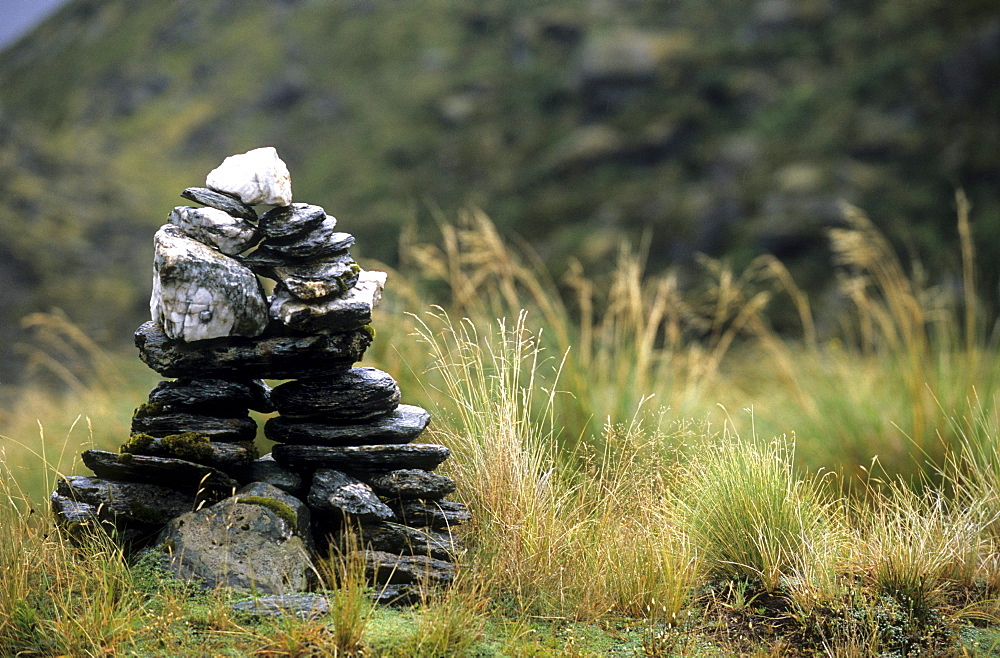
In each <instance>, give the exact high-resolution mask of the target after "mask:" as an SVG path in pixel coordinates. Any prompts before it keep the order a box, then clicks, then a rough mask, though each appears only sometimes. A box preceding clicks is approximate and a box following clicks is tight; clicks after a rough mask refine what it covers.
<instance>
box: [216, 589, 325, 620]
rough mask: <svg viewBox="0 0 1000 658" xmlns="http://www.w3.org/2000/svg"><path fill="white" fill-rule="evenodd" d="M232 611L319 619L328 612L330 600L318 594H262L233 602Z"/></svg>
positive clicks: (266, 615) (257, 614)
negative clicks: (258, 596)
mask: <svg viewBox="0 0 1000 658" xmlns="http://www.w3.org/2000/svg"><path fill="white" fill-rule="evenodd" d="M232 607H233V611H234V612H238V613H241V614H244V615H247V616H249V617H257V618H261V617H294V618H296V619H319V618H320V617H323V616H324V615H326V614H328V613H329V612H330V602H329V601H327V600H326V597H324V596H322V595H320V594H283V595H277V596H262V597H260V598H255V599H250V600H248V601H239V602H238V603H234V604H233V606H232Z"/></svg>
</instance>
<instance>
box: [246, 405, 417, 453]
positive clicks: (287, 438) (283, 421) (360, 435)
mask: <svg viewBox="0 0 1000 658" xmlns="http://www.w3.org/2000/svg"><path fill="white" fill-rule="evenodd" d="M430 419H431V415H430V414H429V413H427V411H425V410H424V409H421V408H420V407H416V406H414V405H411V404H401V405H399V406H398V407H396V409H395V410H394V411H393V412H391V413H389V414H387V415H385V416H379V417H378V418H374V419H372V420H368V421H365V422H363V423H356V424H348V425H343V424H338V425H332V424H329V423H313V422H308V421H300V420H295V419H292V418H286V417H284V416H275V417H274V418H271V419H270V420H268V421H267V423H266V424H265V425H264V436H266V437H267V438H268V439H270V440H271V441H276V442H278V443H298V444H304V445H315V446H364V445H384V444H401V443H409V442H411V441H413V440H414V439H416V438H417V437H419V436H420V434H421V433H422V432H423V431H424V429H425V428H426V427H427V424H428V423H429V422H430Z"/></svg>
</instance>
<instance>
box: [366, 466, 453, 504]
mask: <svg viewBox="0 0 1000 658" xmlns="http://www.w3.org/2000/svg"><path fill="white" fill-rule="evenodd" d="M364 481H365V482H366V483H368V485H369V486H371V488H372V489H373V490H374V491H375V493H377V494H378V495H380V496H385V497H387V498H422V499H437V498H444V497H445V496H447V495H448V494H450V493H452V492H453V491H455V481H454V480H452V479H451V478H450V477H448V476H447V475H441V474H440V473H430V472H428V471H423V470H420V469H418V468H406V469H401V470H398V471H390V472H388V473H379V474H372V475H370V476H367V477H365V478H364Z"/></svg>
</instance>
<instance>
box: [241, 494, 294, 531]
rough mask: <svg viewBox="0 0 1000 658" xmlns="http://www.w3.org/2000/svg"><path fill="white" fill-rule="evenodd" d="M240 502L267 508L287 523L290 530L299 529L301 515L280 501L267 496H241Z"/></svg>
mask: <svg viewBox="0 0 1000 658" xmlns="http://www.w3.org/2000/svg"><path fill="white" fill-rule="evenodd" d="M238 501H239V502H241V503H246V504H248V505H260V506H261V507H266V508H267V509H269V510H271V511H272V512H274V513H275V514H276V515H277V516H278V518H280V519H281V520H282V521H284V522H285V523H287V524H288V527H289V528H292V529H295V528H296V527H298V522H299V515H298V514H296V513H295V510H293V509H292V508H291V507H289V506H288V505H286V504H284V503H283V502H281V501H280V500H275V499H274V498H267V497H266V496H240V497H239V498H238Z"/></svg>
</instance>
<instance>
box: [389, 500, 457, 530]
mask: <svg viewBox="0 0 1000 658" xmlns="http://www.w3.org/2000/svg"><path fill="white" fill-rule="evenodd" d="M389 506H390V507H392V509H393V511H394V512H396V516H397V517H398V518H399V520H400V522H401V523H405V524H406V525H409V526H415V527H429V528H437V529H445V528H452V527H455V526H457V525H460V524H462V523H465V522H466V521H468V520H470V519H471V518H472V515H471V514H469V510H468V508H467V507H466V506H465V505H463V504H462V503H456V502H453V501H450V500H427V501H424V500H398V501H392V502H390V503H389Z"/></svg>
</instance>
